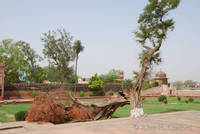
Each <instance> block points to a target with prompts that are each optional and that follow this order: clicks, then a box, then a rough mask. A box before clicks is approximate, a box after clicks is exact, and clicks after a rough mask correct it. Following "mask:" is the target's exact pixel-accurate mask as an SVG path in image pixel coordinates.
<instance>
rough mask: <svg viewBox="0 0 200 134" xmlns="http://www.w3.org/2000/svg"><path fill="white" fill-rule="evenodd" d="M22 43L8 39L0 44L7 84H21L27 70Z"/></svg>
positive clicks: (0, 56)
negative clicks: (21, 78)
mask: <svg viewBox="0 0 200 134" xmlns="http://www.w3.org/2000/svg"><path fill="white" fill-rule="evenodd" d="M21 45H22V42H21V41H17V42H14V41H13V40H12V39H6V40H3V41H1V42H0V62H4V64H5V82H19V81H20V77H21V76H22V75H23V73H24V72H25V70H26V65H27V64H26V60H25V59H24V54H23V52H22V51H21V49H20V48H21Z"/></svg>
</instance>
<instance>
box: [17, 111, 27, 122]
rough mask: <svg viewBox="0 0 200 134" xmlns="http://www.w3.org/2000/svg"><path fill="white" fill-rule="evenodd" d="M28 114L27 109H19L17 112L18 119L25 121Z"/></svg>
mask: <svg viewBox="0 0 200 134" xmlns="http://www.w3.org/2000/svg"><path fill="white" fill-rule="evenodd" d="M26 116H27V111H19V112H17V113H16V114H15V120H16V121H25V119H26Z"/></svg>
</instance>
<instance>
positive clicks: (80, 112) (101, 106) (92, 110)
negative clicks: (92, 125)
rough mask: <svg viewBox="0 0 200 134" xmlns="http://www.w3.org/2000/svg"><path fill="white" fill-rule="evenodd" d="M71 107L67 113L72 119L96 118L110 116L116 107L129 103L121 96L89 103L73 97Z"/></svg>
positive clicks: (86, 119) (85, 119)
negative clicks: (101, 101)
mask: <svg viewBox="0 0 200 134" xmlns="http://www.w3.org/2000/svg"><path fill="white" fill-rule="evenodd" d="M71 99H72V101H73V104H72V107H71V108H69V111H68V115H69V116H70V117H71V118H72V120H73V121H88V120H98V119H100V118H102V117H107V118H110V117H111V116H112V115H113V113H114V112H115V111H116V109H117V108H119V107H122V106H124V105H126V104H129V101H127V100H126V99H124V98H123V97H119V98H115V99H111V100H109V101H107V102H103V103H89V102H83V101H80V100H78V99H75V98H73V97H72V96H71Z"/></svg>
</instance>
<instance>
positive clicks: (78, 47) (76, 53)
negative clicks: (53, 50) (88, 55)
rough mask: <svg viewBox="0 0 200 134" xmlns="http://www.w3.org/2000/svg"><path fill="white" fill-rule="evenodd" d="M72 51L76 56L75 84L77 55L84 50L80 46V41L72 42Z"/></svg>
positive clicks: (76, 64)
mask: <svg viewBox="0 0 200 134" xmlns="http://www.w3.org/2000/svg"><path fill="white" fill-rule="evenodd" d="M73 50H74V52H75V55H76V62H75V77H76V83H77V66H78V58H79V54H80V52H82V51H83V50H84V46H82V43H81V41H80V40H77V41H75V42H74V46H73Z"/></svg>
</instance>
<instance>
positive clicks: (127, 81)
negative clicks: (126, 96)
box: [123, 79, 133, 89]
mask: <svg viewBox="0 0 200 134" xmlns="http://www.w3.org/2000/svg"><path fill="white" fill-rule="evenodd" d="M123 88H124V89H131V88H133V81H132V80H131V79H125V80H124V81H123Z"/></svg>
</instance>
